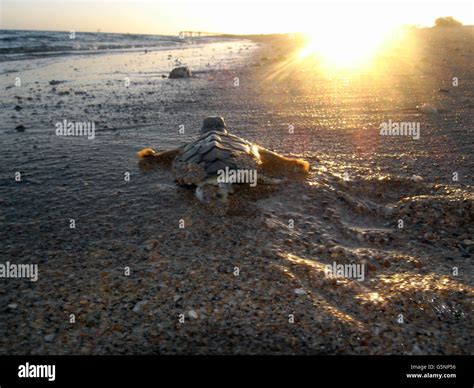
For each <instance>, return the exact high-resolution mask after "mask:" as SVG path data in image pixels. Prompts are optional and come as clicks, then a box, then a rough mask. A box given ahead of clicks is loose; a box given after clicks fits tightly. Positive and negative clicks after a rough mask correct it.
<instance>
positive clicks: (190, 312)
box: [188, 310, 198, 319]
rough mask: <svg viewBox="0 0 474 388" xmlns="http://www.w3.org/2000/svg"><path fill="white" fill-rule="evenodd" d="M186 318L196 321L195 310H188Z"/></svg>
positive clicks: (196, 314)
mask: <svg viewBox="0 0 474 388" xmlns="http://www.w3.org/2000/svg"><path fill="white" fill-rule="evenodd" d="M188 316H189V318H192V319H198V313H197V312H196V311H195V310H189V311H188Z"/></svg>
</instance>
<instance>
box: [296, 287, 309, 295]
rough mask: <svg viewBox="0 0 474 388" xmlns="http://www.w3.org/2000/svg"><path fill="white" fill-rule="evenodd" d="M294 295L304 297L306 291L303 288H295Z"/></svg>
mask: <svg viewBox="0 0 474 388" xmlns="http://www.w3.org/2000/svg"><path fill="white" fill-rule="evenodd" d="M295 294H296V295H306V290H305V289H304V288H296V289H295Z"/></svg>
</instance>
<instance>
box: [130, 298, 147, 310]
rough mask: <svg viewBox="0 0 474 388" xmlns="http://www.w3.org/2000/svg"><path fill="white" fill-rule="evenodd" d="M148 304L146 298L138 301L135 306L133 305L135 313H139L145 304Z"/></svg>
mask: <svg viewBox="0 0 474 388" xmlns="http://www.w3.org/2000/svg"><path fill="white" fill-rule="evenodd" d="M146 304H147V301H146V300H142V301H140V302H138V303H136V304H135V306H133V312H134V313H139V312H140V311H141V309H142V306H144V305H146Z"/></svg>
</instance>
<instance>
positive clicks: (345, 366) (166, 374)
mask: <svg viewBox="0 0 474 388" xmlns="http://www.w3.org/2000/svg"><path fill="white" fill-rule="evenodd" d="M472 361H473V360H472V356H269V357H267V356H255V357H252V356H0V387H1V388H10V387H17V386H28V385H42V386H55V387H63V386H64V387H71V386H82V387H87V386H99V385H98V384H104V386H107V387H108V386H113V384H120V385H117V386H126V385H131V386H133V387H140V386H156V387H170V386H173V385H178V386H181V385H184V384H186V385H188V384H189V385H191V384H192V385H193V386H201V385H205V386H207V385H209V384H215V383H217V384H218V385H219V386H226V385H228V384H232V385H236V384H242V385H244V386H249V385H250V384H251V385H254V383H256V382H257V381H256V380H257V379H258V380H259V381H260V383H261V384H265V385H262V387H267V386H268V384H270V383H273V382H274V383H275V384H278V386H282V385H289V384H291V386H292V387H296V386H298V387H308V388H309V387H315V388H316V387H332V386H334V387H336V386H341V387H343V386H347V387H357V386H361V387H372V386H374V387H388V386H395V387H404V386H409V387H472V386H473V379H472V377H473V373H472V365H473V362H472ZM26 363H28V366H29V367H30V368H31V366H32V365H54V366H55V369H54V372H55V373H54V381H48V378H47V377H42V378H41V377H22V378H20V377H19V367H20V365H25V366H26ZM414 366H416V367H414ZM420 368H422V369H421V370H420ZM23 371H25V369H23ZM427 373H429V374H441V375H443V376H442V377H441V378H439V377H437V378H434V377H426V376H428V375H426V374H427ZM45 374H46V373H45ZM407 374H421V375H422V376H425V377H417V378H408V377H407ZM446 374H449V375H452V374H455V375H456V377H448V376H446ZM49 375H50V376H51V379H52V374H49ZM297 384H298V385H297Z"/></svg>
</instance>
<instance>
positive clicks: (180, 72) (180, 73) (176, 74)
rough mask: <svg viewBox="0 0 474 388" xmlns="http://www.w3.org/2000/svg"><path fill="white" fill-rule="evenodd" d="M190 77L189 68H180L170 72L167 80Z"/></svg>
mask: <svg viewBox="0 0 474 388" xmlns="http://www.w3.org/2000/svg"><path fill="white" fill-rule="evenodd" d="M191 76H192V74H191V69H190V68H189V67H187V66H180V67H175V68H174V69H173V70H171V72H170V75H169V78H189V77H191Z"/></svg>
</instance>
